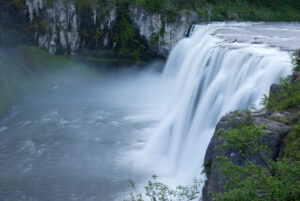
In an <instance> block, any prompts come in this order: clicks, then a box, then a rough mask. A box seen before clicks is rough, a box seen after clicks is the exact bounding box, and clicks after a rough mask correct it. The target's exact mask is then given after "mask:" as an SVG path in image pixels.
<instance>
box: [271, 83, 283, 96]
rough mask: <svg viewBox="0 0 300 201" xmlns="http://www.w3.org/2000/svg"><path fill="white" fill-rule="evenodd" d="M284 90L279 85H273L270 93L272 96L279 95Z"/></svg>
mask: <svg viewBox="0 0 300 201" xmlns="http://www.w3.org/2000/svg"><path fill="white" fill-rule="evenodd" d="M281 89H282V86H281V85H279V84H272V85H271V88H270V93H271V94H276V93H279V92H280V91H281Z"/></svg>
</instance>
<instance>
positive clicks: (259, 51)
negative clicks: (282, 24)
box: [143, 24, 292, 185]
mask: <svg viewBox="0 0 300 201" xmlns="http://www.w3.org/2000/svg"><path fill="white" fill-rule="evenodd" d="M222 26H226V25H221V24H217V25H199V26H196V28H195V31H194V33H193V34H192V36H191V37H190V38H186V39H183V40H182V41H181V42H179V43H178V45H177V46H176V47H175V48H174V49H173V51H172V52H171V54H170V56H169V59H168V62H167V64H166V66H165V70H164V74H163V79H165V78H167V77H168V78H169V77H173V79H174V81H173V82H174V84H173V88H172V89H171V90H170V96H171V97H172V98H171V103H170V104H169V105H170V107H169V109H168V112H167V113H166V116H165V117H164V119H163V120H162V121H161V122H160V124H159V126H158V128H157V131H156V133H155V134H154V135H153V137H151V139H150V141H149V143H148V144H147V145H146V148H145V152H146V155H145V153H143V155H144V156H147V159H148V160H149V158H150V160H151V161H155V163H156V164H159V168H158V170H153V171H160V172H161V175H159V176H162V177H163V178H162V179H163V180H164V181H165V182H167V183H168V184H171V185H177V184H189V183H190V182H191V180H192V179H193V178H194V177H199V176H200V174H201V171H202V166H203V161H204V156H205V152H206V149H207V147H208V144H209V142H210V140H211V137H212V135H213V133H214V130H215V126H216V124H217V122H218V121H219V120H220V118H221V117H222V116H223V115H224V114H226V113H228V112H230V111H234V110H241V109H246V108H249V107H250V106H251V105H252V104H254V105H256V106H259V103H260V99H261V97H262V95H263V94H268V93H269V87H270V85H271V84H272V83H275V82H279V80H280V78H281V77H284V76H287V75H288V74H289V73H291V69H292V65H291V58H290V56H289V54H288V53H287V52H282V51H280V50H279V49H277V48H271V47H268V46H267V45H262V44H260V45H258V44H249V43H229V42H226V41H225V40H223V39H219V38H217V37H215V36H213V35H212V33H214V31H215V30H217V29H218V28H221V27H222ZM157 174H159V173H157Z"/></svg>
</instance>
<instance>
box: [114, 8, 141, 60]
mask: <svg viewBox="0 0 300 201" xmlns="http://www.w3.org/2000/svg"><path fill="white" fill-rule="evenodd" d="M114 41H115V42H116V44H117V46H115V50H117V52H118V58H119V59H120V60H128V61H131V62H132V61H135V62H140V57H141V54H142V52H144V51H145V49H146V47H145V46H144V45H142V44H141V43H140V40H139V38H138V35H137V33H136V32H135V30H134V29H133V26H132V24H131V23H130V22H129V20H128V19H127V13H126V12H125V11H124V13H123V14H122V15H121V17H120V19H119V20H118V22H117V25H116V30H115V32H114Z"/></svg>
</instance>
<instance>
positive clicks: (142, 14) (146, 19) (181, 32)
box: [129, 4, 199, 57]
mask: <svg viewBox="0 0 300 201" xmlns="http://www.w3.org/2000/svg"><path fill="white" fill-rule="evenodd" d="M129 14H130V19H131V21H132V22H133V26H134V28H135V29H136V30H137V31H138V33H139V34H140V36H141V37H143V38H144V39H145V40H146V41H147V43H148V44H149V46H150V47H151V51H152V52H154V53H155V54H158V55H161V56H164V57H167V55H168V54H169V52H170V50H171V49H172V48H173V47H174V45H175V44H176V43H177V42H178V41H179V40H181V39H182V38H184V37H186V36H188V34H189V31H190V28H191V27H192V25H193V24H195V23H197V22H198V20H199V19H198V15H197V14H196V13H194V12H185V11H181V12H180V13H179V14H178V15H177V16H176V17H175V19H173V20H170V19H169V18H168V16H166V15H161V14H159V13H151V12H150V11H148V10H145V9H144V8H142V7H137V6H135V5H133V4H131V5H129Z"/></svg>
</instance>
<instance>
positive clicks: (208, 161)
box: [202, 111, 289, 201]
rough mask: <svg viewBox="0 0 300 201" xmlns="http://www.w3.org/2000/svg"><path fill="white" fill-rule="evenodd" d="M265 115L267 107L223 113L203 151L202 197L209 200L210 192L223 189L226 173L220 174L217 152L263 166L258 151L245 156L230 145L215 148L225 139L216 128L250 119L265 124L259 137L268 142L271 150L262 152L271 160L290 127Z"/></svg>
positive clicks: (236, 124) (263, 141)
mask: <svg viewBox="0 0 300 201" xmlns="http://www.w3.org/2000/svg"><path fill="white" fill-rule="evenodd" d="M266 115H268V112H267V111H263V112H254V113H251V114H247V113H245V112H235V113H230V114H227V115H225V116H224V117H223V118H222V119H221V120H220V121H219V123H218V124H217V126H216V131H215V134H214V136H213V138H212V139H211V142H210V144H209V146H208V149H207V151H206V155H205V161H204V164H205V170H206V175H207V178H208V180H207V181H206V182H205V185H204V188H203V192H202V196H203V200H204V201H209V200H212V198H211V197H210V196H209V192H211V193H223V192H224V189H223V185H224V183H225V179H226V178H225V176H224V175H222V174H221V173H220V172H219V171H218V170H219V168H218V165H217V160H216V157H217V156H225V157H227V158H228V159H229V160H230V161H231V162H233V163H234V164H236V165H244V163H245V160H249V161H251V162H252V163H254V164H256V165H262V166H265V165H266V164H265V162H264V161H262V160H261V158H260V157H259V156H258V155H249V156H247V157H246V159H245V158H243V157H242V156H240V155H239V153H238V152H237V151H236V150H234V149H232V148H227V149H225V150H217V149H216V147H217V146H220V145H222V144H223V143H224V139H219V138H218V137H217V135H216V132H217V131H218V130H219V129H225V130H228V129H232V128H236V127H237V126H238V125H240V124H243V123H246V122H250V123H254V124H255V125H258V126H263V125H264V126H265V127H266V128H265V129H264V133H265V134H266V135H265V136H263V137H261V142H260V143H261V144H262V145H267V147H268V149H269V150H270V154H268V153H265V154H264V155H265V156H266V157H268V158H269V159H272V160H274V159H275V158H276V157H277V156H278V154H279V152H280V148H281V147H282V141H283V138H284V137H285V136H286V135H287V133H288V131H289V127H288V126H286V125H285V124H283V123H279V122H276V121H273V120H270V119H267V118H266Z"/></svg>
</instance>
